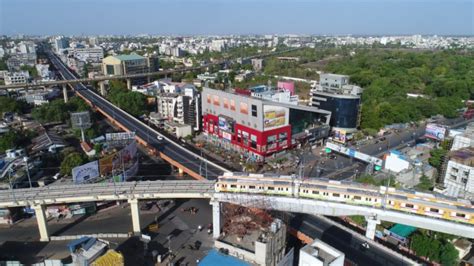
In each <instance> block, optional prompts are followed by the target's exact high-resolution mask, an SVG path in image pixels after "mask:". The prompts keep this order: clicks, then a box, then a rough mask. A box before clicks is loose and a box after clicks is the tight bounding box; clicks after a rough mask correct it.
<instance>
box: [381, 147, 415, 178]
mask: <svg viewBox="0 0 474 266" xmlns="http://www.w3.org/2000/svg"><path fill="white" fill-rule="evenodd" d="M408 168H410V162H409V161H408V159H407V158H406V157H405V156H403V155H402V154H401V153H400V152H398V151H395V150H392V151H390V153H389V155H388V156H387V158H386V159H385V170H388V171H392V172H395V173H400V172H401V171H403V170H406V169H408Z"/></svg>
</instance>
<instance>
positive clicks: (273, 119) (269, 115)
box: [263, 105, 287, 129]
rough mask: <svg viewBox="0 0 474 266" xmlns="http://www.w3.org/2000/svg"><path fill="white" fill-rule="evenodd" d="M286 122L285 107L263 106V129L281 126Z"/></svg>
mask: <svg viewBox="0 0 474 266" xmlns="http://www.w3.org/2000/svg"><path fill="white" fill-rule="evenodd" d="M286 124H287V109H286V108H284V107H277V106H269V105H264V106H263V127H264V128H265V129H270V128H276V127H281V126H284V125H286Z"/></svg>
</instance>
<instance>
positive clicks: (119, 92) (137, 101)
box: [108, 88, 147, 116]
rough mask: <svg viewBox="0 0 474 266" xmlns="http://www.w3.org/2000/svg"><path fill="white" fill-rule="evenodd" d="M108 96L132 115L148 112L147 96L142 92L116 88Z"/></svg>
mask: <svg viewBox="0 0 474 266" xmlns="http://www.w3.org/2000/svg"><path fill="white" fill-rule="evenodd" d="M108 98H109V100H110V101H111V102H112V103H114V104H115V105H117V106H118V107H119V108H121V109H123V110H125V111H126V112H128V113H130V114H131V115H134V116H140V115H143V114H144V113H146V112H147V98H146V96H145V95H143V94H141V93H138V92H134V91H129V90H127V89H120V88H114V89H111V90H110V92H109V94H108Z"/></svg>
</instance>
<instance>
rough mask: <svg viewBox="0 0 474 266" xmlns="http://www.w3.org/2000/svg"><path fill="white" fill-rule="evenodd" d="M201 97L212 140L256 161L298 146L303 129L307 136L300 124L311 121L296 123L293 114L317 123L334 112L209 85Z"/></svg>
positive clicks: (206, 132) (206, 131) (205, 130)
mask: <svg viewBox="0 0 474 266" xmlns="http://www.w3.org/2000/svg"><path fill="white" fill-rule="evenodd" d="M201 99H202V112H203V131H204V134H206V135H207V136H208V139H209V140H210V141H213V142H216V143H218V144H219V145H221V146H222V147H224V148H227V149H232V150H236V151H237V152H240V153H241V154H243V155H244V156H245V157H251V158H253V159H254V160H256V161H261V160H264V158H265V157H267V156H269V155H271V154H274V153H277V152H280V151H283V150H286V149H288V148H290V147H292V146H294V145H295V144H297V141H296V140H295V135H301V132H303V134H304V136H307V133H306V132H304V130H302V125H300V124H304V125H310V124H311V123H294V125H293V123H292V122H291V120H292V119H291V117H292V116H295V118H294V119H293V120H295V121H296V120H300V121H305V118H306V119H308V118H309V119H313V122H314V123H313V124H316V122H315V121H316V120H317V119H319V118H320V117H321V116H325V118H326V119H329V117H327V116H330V113H329V114H328V112H325V111H323V112H321V111H320V110H318V109H317V108H314V107H307V106H297V105H292V104H286V103H281V102H273V101H268V100H263V99H259V98H256V97H251V96H248V95H244V94H236V93H233V92H225V91H220V90H214V89H209V88H204V89H203V92H202V98H201ZM328 121H329V120H328ZM313 124H311V125H313ZM326 128H327V126H326ZM326 134H327V133H326Z"/></svg>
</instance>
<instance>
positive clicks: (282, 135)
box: [278, 132, 288, 141]
mask: <svg viewBox="0 0 474 266" xmlns="http://www.w3.org/2000/svg"><path fill="white" fill-rule="evenodd" d="M278 138H279V139H280V141H285V140H286V139H287V138H288V133H286V132H282V133H280V134H278Z"/></svg>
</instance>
